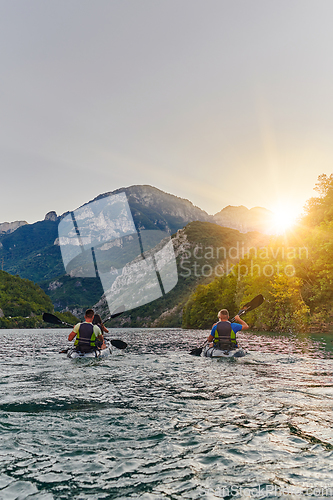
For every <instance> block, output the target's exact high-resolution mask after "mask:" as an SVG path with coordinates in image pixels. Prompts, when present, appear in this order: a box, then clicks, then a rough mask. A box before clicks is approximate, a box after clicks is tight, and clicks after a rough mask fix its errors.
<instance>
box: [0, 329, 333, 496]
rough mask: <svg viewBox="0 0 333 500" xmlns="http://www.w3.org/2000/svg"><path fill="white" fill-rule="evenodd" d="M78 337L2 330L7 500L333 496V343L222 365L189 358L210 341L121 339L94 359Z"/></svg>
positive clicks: (309, 341)
mask: <svg viewBox="0 0 333 500" xmlns="http://www.w3.org/2000/svg"><path fill="white" fill-rule="evenodd" d="M68 332H69V330H68V329H67V330H62V329H45V330H44V329H43V330H1V331H0V337H1V348H0V359H1V363H0V370H1V377H0V384H1V392H0V397H1V400H0V428H1V442H0V462H1V474H0V498H1V499H3V500H12V499H41V500H51V499H75V500H81V499H82V500H83V499H144V500H159V499H186V500H187V499H189V500H191V499H201V498H204V499H218V498H219V499H220V498H225V499H231V498H253V497H256V498H262V499H264V498H289V499H300V498H310V497H313V498H333V472H332V470H333V430H332V423H333V416H332V404H333V359H332V358H333V353H332V348H333V347H332V346H333V344H332V340H331V337H330V336H329V335H326V336H323V335H320V334H318V335H312V336H306V335H286V336H282V335H276V334H252V333H249V334H246V333H244V334H240V335H239V339H240V344H241V345H242V347H244V348H246V349H248V350H249V354H248V355H247V356H245V357H244V358H239V359H237V360H229V359H222V360H212V359H206V358H201V357H194V356H190V355H189V354H188V352H189V350H191V349H192V348H193V347H196V346H198V345H200V343H202V341H203V340H204V339H205V338H206V337H207V335H208V331H190V330H184V331H182V330H176V329H171V330H170V329H155V330H152V329H146V330H145V329H133V330H123V329H117V330H116V329H114V330H111V331H110V334H109V337H112V338H119V339H122V340H124V341H125V342H127V343H128V347H127V349H126V350H124V351H120V350H116V349H115V350H114V352H113V354H112V356H110V357H109V358H107V359H104V360H100V361H98V360H97V361H95V360H90V361H88V360H70V359H68V358H67V357H66V355H64V354H59V350H61V349H62V348H64V347H65V346H66V345H67V341H66V338H67V335H68ZM111 334H112V335H111ZM332 338H333V337H332Z"/></svg>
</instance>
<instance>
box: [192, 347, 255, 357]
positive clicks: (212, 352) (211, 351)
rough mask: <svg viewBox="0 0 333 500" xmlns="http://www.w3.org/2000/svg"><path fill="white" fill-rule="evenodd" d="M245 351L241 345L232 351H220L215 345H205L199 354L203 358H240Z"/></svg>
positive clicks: (244, 354)
mask: <svg viewBox="0 0 333 500" xmlns="http://www.w3.org/2000/svg"><path fill="white" fill-rule="evenodd" d="M246 354H247V352H246V351H244V349H242V348H241V347H239V348H238V349H233V350H232V351H221V350H220V349H216V348H215V347H209V346H208V345H206V347H205V348H204V349H203V351H202V354H201V356H204V357H205V358H242V357H243V356H246Z"/></svg>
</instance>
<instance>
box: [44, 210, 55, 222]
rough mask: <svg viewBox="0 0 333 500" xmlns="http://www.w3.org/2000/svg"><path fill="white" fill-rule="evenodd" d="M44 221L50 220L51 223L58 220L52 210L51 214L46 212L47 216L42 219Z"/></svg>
mask: <svg viewBox="0 0 333 500" xmlns="http://www.w3.org/2000/svg"><path fill="white" fill-rule="evenodd" d="M44 220H52V221H56V220H58V216H57V213H56V212H55V211H54V210H52V211H51V212H47V214H46V215H45V217H44Z"/></svg>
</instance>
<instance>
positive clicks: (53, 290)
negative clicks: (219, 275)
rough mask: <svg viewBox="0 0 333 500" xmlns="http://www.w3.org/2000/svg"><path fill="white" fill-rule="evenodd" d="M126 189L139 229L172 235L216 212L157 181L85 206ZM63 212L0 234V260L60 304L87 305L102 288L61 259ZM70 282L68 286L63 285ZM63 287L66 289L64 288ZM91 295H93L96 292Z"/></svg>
mask: <svg viewBox="0 0 333 500" xmlns="http://www.w3.org/2000/svg"><path fill="white" fill-rule="evenodd" d="M120 192H125V193H126V196H127V199H128V203H129V206H130V208H131V212H132V214H133V220H134V223H135V226H136V228H137V229H141V230H142V229H161V230H163V231H166V232H168V233H169V234H172V233H174V232H176V231H177V230H178V229H181V228H183V227H184V226H185V225H186V224H188V223H189V222H192V221H193V220H200V221H212V216H210V215H208V214H207V213H206V212H204V211H203V210H201V209H200V208H198V207H196V206H194V205H193V204H192V203H191V202H190V201H188V200H186V199H183V198H179V197H177V196H174V195H172V194H167V193H164V192H163V191H161V190H159V189H157V188H154V187H152V186H131V187H128V188H122V189H117V190H116V191H112V192H107V193H104V194H102V195H100V196H98V197H97V198H95V199H94V200H91V201H90V202H89V203H86V204H85V205H83V206H88V205H89V204H90V203H92V202H94V201H96V200H99V199H102V198H104V197H106V196H109V195H112V194H118V193H120ZM65 215H67V213H65V214H63V215H61V216H60V217H58V216H57V214H56V213H55V212H54V211H51V212H48V213H47V214H46V216H45V218H44V220H43V221H39V222H36V223H34V224H25V225H23V226H22V227H18V228H17V229H16V231H14V232H12V233H10V234H2V235H0V263H1V264H2V265H3V270H5V271H7V272H8V273H10V274H13V275H19V276H21V277H22V278H26V279H29V280H32V281H34V282H35V283H38V284H41V286H42V287H43V289H44V290H46V292H47V293H48V294H49V295H50V296H52V297H53V298H54V300H55V301H56V302H55V305H56V307H57V308H59V309H62V308H66V307H70V308H72V309H75V307H80V308H81V307H84V306H85V305H86V304H87V303H90V305H91V301H92V300H94V301H97V300H98V298H99V297H100V296H101V294H102V293H103V291H102V289H101V284H100V282H99V280H97V279H96V278H81V279H78V280H73V279H72V278H70V277H69V276H66V273H65V269H64V265H63V262H62V257H61V252H60V247H59V238H58V225H59V222H60V220H61V219H62V218H63V217H64V216H65ZM64 283H66V285H67V286H68V287H69V288H67V286H66V287H63V288H61V287H62V286H63V284H64ZM60 288H61V290H60ZM91 294H92V297H93V299H92V297H91Z"/></svg>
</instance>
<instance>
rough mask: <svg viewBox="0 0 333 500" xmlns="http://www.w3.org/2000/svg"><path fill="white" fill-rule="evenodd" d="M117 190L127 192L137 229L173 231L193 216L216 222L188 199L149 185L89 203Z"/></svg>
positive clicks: (192, 218) (171, 232)
mask: <svg viewBox="0 0 333 500" xmlns="http://www.w3.org/2000/svg"><path fill="white" fill-rule="evenodd" d="M118 193H126V196H127V200H128V204H129V206H130V208H131V212H132V215H133V220H134V224H135V226H136V228H137V229H160V230H161V231H166V232H168V233H169V234H173V233H175V232H176V231H178V229H180V228H182V227H184V226H185V225H186V224H188V223H189V222H192V221H194V220H199V221H205V222H214V221H213V217H212V215H208V214H207V212H205V211H204V210H201V209H200V208H198V207H196V206H195V205H193V203H191V202H190V201H189V200H186V199H184V198H179V197H178V196H175V195H173V194H169V193H165V192H164V191H161V190H160V189H157V188H155V187H152V186H147V185H144V186H130V187H128V188H120V189H116V190H115V191H110V192H108V193H104V194H101V195H99V196H97V197H96V198H94V200H92V201H90V202H89V203H92V202H93V201H96V200H100V199H102V198H105V197H106V196H110V195H115V194H118ZM86 205H87V204H86ZM84 206H85V205H84Z"/></svg>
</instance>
